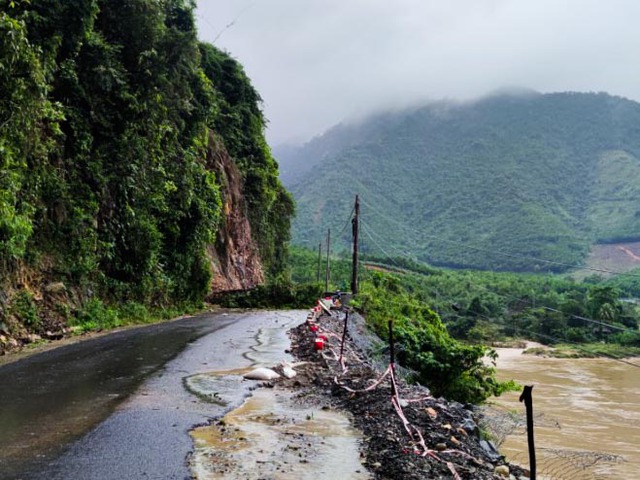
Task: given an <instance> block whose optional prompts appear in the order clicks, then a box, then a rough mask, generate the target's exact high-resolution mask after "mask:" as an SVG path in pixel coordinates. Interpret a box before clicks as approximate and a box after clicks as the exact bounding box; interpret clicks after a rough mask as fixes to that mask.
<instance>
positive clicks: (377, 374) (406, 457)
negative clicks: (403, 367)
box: [278, 312, 527, 480]
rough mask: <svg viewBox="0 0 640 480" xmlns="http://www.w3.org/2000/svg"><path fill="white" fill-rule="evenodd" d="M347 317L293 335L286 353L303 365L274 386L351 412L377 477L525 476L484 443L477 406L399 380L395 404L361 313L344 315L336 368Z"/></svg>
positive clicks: (480, 479)
mask: <svg viewBox="0 0 640 480" xmlns="http://www.w3.org/2000/svg"><path fill="white" fill-rule="evenodd" d="M344 315H345V314H344V313H343V312H332V315H331V316H329V315H326V314H325V315H323V316H322V317H320V318H318V319H317V321H316V322H314V323H315V324H316V325H317V326H318V330H317V331H315V332H314V331H312V330H311V328H310V325H309V324H307V323H303V324H301V325H299V326H297V327H295V328H294V329H292V330H291V331H290V337H291V353H292V354H293V355H294V357H296V358H297V359H298V360H300V361H304V362H306V363H305V364H304V365H303V366H302V367H299V368H297V369H296V370H297V373H298V375H297V376H296V377H295V378H293V379H290V380H284V379H283V380H281V381H279V382H278V385H282V386H289V387H291V388H293V389H296V390H297V392H298V395H297V397H298V399H299V400H300V401H304V402H313V403H316V404H319V405H324V408H337V409H341V410H345V411H347V412H350V413H351V414H352V416H353V422H354V426H355V427H356V428H358V429H359V430H360V431H362V433H363V436H364V445H363V451H362V456H363V464H364V465H365V466H366V467H367V468H368V469H369V470H370V471H371V472H372V473H373V474H374V475H375V478H378V479H387V478H389V479H391V478H393V479H398V478H402V479H408V480H413V479H415V480H418V479H431V480H433V479H464V480H472V479H473V480H489V479H504V478H510V479H517V480H520V479H524V478H527V477H525V471H524V470H523V469H521V468H520V467H518V466H515V465H509V464H508V463H507V462H506V461H505V459H504V457H502V456H501V455H500V454H499V452H497V450H496V449H495V447H494V446H493V444H492V443H491V442H490V441H487V440H484V439H482V438H481V432H480V429H479V427H478V421H479V417H480V415H481V413H480V411H479V410H478V409H477V408H476V407H475V406H472V405H461V404H460V403H457V402H449V401H447V400H445V399H443V398H434V397H433V396H431V395H430V392H429V390H428V389H427V388H425V387H422V386H419V385H410V384H408V383H407V382H406V381H404V380H403V379H402V378H397V379H396V385H397V391H398V395H397V397H396V398H398V399H399V402H396V405H395V406H394V403H393V402H392V397H393V392H392V383H391V380H390V375H387V376H386V377H385V378H384V379H383V380H382V381H380V379H381V377H382V376H383V374H384V373H385V368H387V366H386V365H384V364H381V363H380V362H378V364H377V365H375V362H374V361H372V360H371V359H370V358H369V355H368V353H367V348H366V346H367V344H368V345H369V346H371V342H370V340H369V339H367V335H366V328H365V327H364V320H363V319H362V318H361V317H359V316H358V315H355V314H351V315H350V316H349V324H348V330H349V334H348V335H347V339H346V342H345V346H344V355H343V362H340V349H341V338H342V332H343V329H344V320H343V319H344ZM319 335H322V336H324V338H326V341H325V342H324V346H323V349H322V350H320V351H318V350H316V349H315V348H316V347H315V345H316V339H317V338H318V336H319ZM379 381H380V383H379V384H378V385H377V386H376V387H374V388H372V386H373V385H374V384H376V383H377V382H379ZM363 390H367V391H363ZM403 417H404V420H403Z"/></svg>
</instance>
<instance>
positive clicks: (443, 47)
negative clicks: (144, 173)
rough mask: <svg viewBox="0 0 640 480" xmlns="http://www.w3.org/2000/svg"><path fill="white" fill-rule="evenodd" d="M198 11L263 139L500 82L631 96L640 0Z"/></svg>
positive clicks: (335, 1) (298, 3) (284, 4)
mask: <svg viewBox="0 0 640 480" xmlns="http://www.w3.org/2000/svg"><path fill="white" fill-rule="evenodd" d="M197 15H198V22H199V28H200V36H201V38H202V39H203V40H205V41H213V40H214V39H215V38H216V36H218V35H220V36H219V38H218V40H217V41H216V42H215V43H216V45H217V46H219V47H221V48H224V49H226V50H228V51H229V52H230V53H231V54H232V55H233V56H234V57H236V58H237V59H238V60H239V61H240V62H242V64H243V65H244V67H245V69H246V71H247V73H248V74H249V76H250V77H251V79H252V81H253V83H254V85H255V86H256V88H257V89H258V90H259V91H260V94H261V95H262V97H263V99H264V102H265V103H264V107H265V114H266V116H267V118H268V119H269V122H270V126H269V130H268V136H269V138H270V140H271V142H272V143H279V142H284V141H288V140H292V139H293V140H304V139H307V138H309V137H311V136H313V135H316V134H319V133H321V132H322V131H323V130H325V129H327V128H328V127H330V126H331V125H333V124H335V123H338V122H339V121H341V120H343V119H345V118H350V117H353V116H357V115H363V114H366V113H368V112H370V111H374V110H378V109H381V108H387V107H393V106H403V105H407V104H410V103H414V102H420V101H425V100H427V99H440V98H462V99H464V98H470V97H474V96H478V95H482V94H484V93H486V92H489V91H491V90H494V89H497V88H500V87H502V86H505V85H519V86H523V87H529V88H534V89H537V90H540V91H562V90H576V91H608V92H610V93H612V94H616V95H622V96H626V97H629V98H632V99H635V100H640V70H639V69H640V64H638V62H637V56H638V47H639V46H640V29H638V28H637V25H636V24H637V19H638V18H640V2H638V1H637V0H606V1H605V0H447V1H442V0H395V1H389V0H254V1H251V0H247V1H238V0H216V1H215V2H213V1H206V0H200V2H199V9H198V12H197ZM234 21H235V23H234V24H233V25H232V26H231V27H229V28H228V29H226V30H225V26H226V25H228V24H230V23H232V22H234ZM221 32H222V33H221Z"/></svg>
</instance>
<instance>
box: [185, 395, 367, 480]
mask: <svg viewBox="0 0 640 480" xmlns="http://www.w3.org/2000/svg"><path fill="white" fill-rule="evenodd" d="M192 436H193V438H194V440H195V446H196V450H195V454H194V457H193V465H194V468H193V470H194V473H195V475H196V478H198V480H217V479H238V480H240V479H242V480H246V479H259V478H277V479H279V480H289V479H291V480H294V479H295V480H306V479H309V480H311V479H314V480H315V479H317V478H319V477H321V478H343V479H352V480H358V479H368V478H371V477H370V476H369V474H368V473H367V472H366V470H365V469H364V467H363V466H362V465H361V463H360V460H359V454H358V452H359V434H358V432H356V431H354V430H353V429H352V428H351V426H350V422H349V419H348V418H347V417H346V416H345V415H343V414H341V413H338V412H335V411H330V410H322V409H319V408H317V407H316V408H310V407H306V408H305V407H301V406H299V405H296V404H294V402H293V400H292V399H291V394H289V393H285V392H278V391H274V390H271V389H260V390H258V391H256V392H255V393H254V395H253V396H252V397H251V398H250V399H248V400H247V401H246V402H245V403H244V404H243V405H242V407H240V408H238V409H236V410H234V411H233V412H231V413H229V414H227V415H226V416H225V417H224V419H223V420H222V422H220V423H216V424H214V425H211V426H206V427H201V428H198V429H196V430H195V431H193V432H192Z"/></svg>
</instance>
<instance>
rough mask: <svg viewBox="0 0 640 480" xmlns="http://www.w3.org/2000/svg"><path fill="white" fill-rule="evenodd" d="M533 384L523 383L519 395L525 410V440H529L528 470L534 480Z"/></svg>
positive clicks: (531, 479)
mask: <svg viewBox="0 0 640 480" xmlns="http://www.w3.org/2000/svg"><path fill="white" fill-rule="evenodd" d="M532 390H533V385H525V387H524V390H522V394H521V395H520V401H521V402H524V406H525V408H526V410H527V440H528V442H529V470H530V472H531V475H530V476H529V478H530V480H536V446H535V443H534V441H533V397H532V395H531V391H532Z"/></svg>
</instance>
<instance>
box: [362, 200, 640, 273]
mask: <svg viewBox="0 0 640 480" xmlns="http://www.w3.org/2000/svg"><path fill="white" fill-rule="evenodd" d="M362 203H363V204H365V205H366V206H367V207H369V208H370V209H371V210H372V211H373V212H374V213H376V214H377V215H378V216H379V217H381V218H384V219H385V220H388V221H390V222H393V223H395V224H396V225H398V226H400V227H401V228H404V229H405V230H408V231H410V232H412V233H414V234H417V235H419V236H422V237H424V238H430V239H432V240H437V241H440V242H443V243H448V244H451V245H456V246H458V247H463V248H467V249H469V250H475V251H477V252H484V253H491V254H494V255H498V256H502V257H507V258H514V259H520V260H529V261H533V262H539V263H545V264H547V265H556V266H562V267H567V268H576V269H583V270H589V271H592V272H598V273H609V274H612V275H625V276H629V277H638V278H640V274H637V273H630V272H619V271H615V270H608V269H605V268H595V267H588V266H585V265H574V264H570V263H564V262H558V261H555V260H545V259H541V258H536V257H530V256H527V255H517V254H512V253H507V252H501V251H499V250H492V249H488V248H482V247H476V246H473V245H469V244H466V243H462V242H456V241H455V240H448V239H446V238H442V237H438V236H436V235H429V234H427V233H425V232H420V231H418V230H414V229H412V228H409V227H408V226H406V225H405V224H403V223H401V222H399V221H398V220H396V219H394V218H391V217H389V216H387V215H385V214H384V213H382V212H380V211H379V210H377V209H375V208H374V207H372V206H371V205H370V204H368V203H367V202H366V201H364V200H362Z"/></svg>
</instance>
